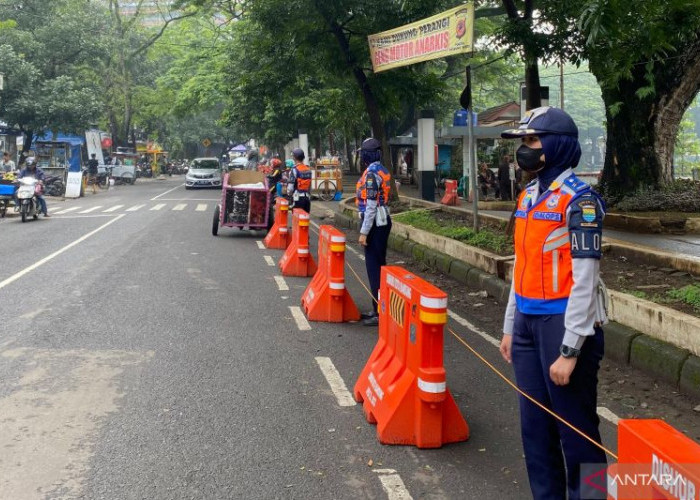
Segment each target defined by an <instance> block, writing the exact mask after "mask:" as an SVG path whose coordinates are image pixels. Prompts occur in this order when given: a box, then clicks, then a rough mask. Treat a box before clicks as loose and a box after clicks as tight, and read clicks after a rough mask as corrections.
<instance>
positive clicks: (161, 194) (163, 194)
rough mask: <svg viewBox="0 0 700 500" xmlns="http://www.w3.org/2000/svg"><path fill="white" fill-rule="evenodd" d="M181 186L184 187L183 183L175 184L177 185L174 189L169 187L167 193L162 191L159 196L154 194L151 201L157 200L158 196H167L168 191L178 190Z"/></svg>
mask: <svg viewBox="0 0 700 500" xmlns="http://www.w3.org/2000/svg"><path fill="white" fill-rule="evenodd" d="M179 187H182V184H179V185H177V186H175V187H174V188H172V189H168V190H167V191H166V192H165V193H160V194H159V195H158V196H154V197H153V198H151V201H155V200H157V199H158V198H160V197H161V196H165V195H166V194H168V193H172V192H173V191H175V190H176V189H177V188H179Z"/></svg>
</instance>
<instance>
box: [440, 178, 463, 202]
mask: <svg viewBox="0 0 700 500" xmlns="http://www.w3.org/2000/svg"><path fill="white" fill-rule="evenodd" d="M440 203H442V204H443V205H459V196H457V181H455V180H451V179H450V180H446V181H445V196H443V197H442V200H440Z"/></svg>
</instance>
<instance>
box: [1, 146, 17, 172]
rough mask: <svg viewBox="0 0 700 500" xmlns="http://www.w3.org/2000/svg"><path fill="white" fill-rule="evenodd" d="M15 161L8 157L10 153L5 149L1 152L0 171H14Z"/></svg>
mask: <svg viewBox="0 0 700 500" xmlns="http://www.w3.org/2000/svg"><path fill="white" fill-rule="evenodd" d="M15 168H16V167H15V162H13V161H12V159H10V153H8V152H7V151H5V152H4V153H3V154H2V165H0V171H1V172H3V173H4V172H14V171H15Z"/></svg>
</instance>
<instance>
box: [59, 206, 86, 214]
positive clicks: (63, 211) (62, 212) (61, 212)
mask: <svg viewBox="0 0 700 500" xmlns="http://www.w3.org/2000/svg"><path fill="white" fill-rule="evenodd" d="M80 208H81V207H70V208H64V209H63V210H59V211H58V212H54V215H61V214H67V213H68V212H72V211H73V210H80Z"/></svg>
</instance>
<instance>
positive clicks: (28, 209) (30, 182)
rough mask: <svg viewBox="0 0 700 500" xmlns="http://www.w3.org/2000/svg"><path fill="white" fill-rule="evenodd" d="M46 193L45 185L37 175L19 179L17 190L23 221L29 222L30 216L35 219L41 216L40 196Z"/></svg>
mask: <svg viewBox="0 0 700 500" xmlns="http://www.w3.org/2000/svg"><path fill="white" fill-rule="evenodd" d="M43 194H44V185H43V184H42V183H41V181H39V180H37V179H36V178H35V177H22V178H21V179H20V180H19V189H18V190H17V199H18V200H19V213H20V215H21V216H22V222H27V219H28V218H29V217H33V218H34V219H35V220H36V219H38V218H39V212H40V211H41V209H40V207H39V199H38V196H41V195H43Z"/></svg>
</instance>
